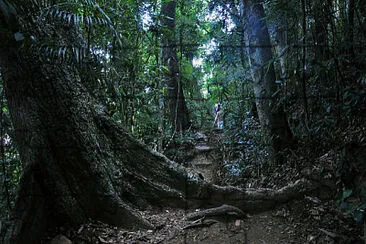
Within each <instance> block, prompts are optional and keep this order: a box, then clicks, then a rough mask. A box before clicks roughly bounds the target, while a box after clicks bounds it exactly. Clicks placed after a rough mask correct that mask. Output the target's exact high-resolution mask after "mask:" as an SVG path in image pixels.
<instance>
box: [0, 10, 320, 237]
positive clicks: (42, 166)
mask: <svg viewBox="0 0 366 244" xmlns="http://www.w3.org/2000/svg"><path fill="white" fill-rule="evenodd" d="M0 28H3V29H5V30H8V34H9V35H5V36H3V37H4V38H7V39H6V40H5V41H6V42H2V43H6V44H7V45H6V46H4V44H3V45H2V46H1V47H0V67H1V72H2V77H3V81H4V87H5V91H6V97H7V102H8V107H9V111H10V114H11V118H12V121H13V126H14V131H15V134H14V136H15V138H14V139H15V142H16V143H17V146H18V150H19V153H20V156H21V160H22V163H23V165H24V170H23V175H22V178H21V182H20V185H19V192H18V197H17V200H16V203H15V207H14V212H13V217H12V226H11V228H9V229H8V231H7V235H6V240H4V242H5V243H39V242H40V240H41V238H42V236H43V235H45V233H46V230H47V228H49V227H52V226H62V225H74V224H81V223H83V222H86V221H88V220H89V219H96V220H101V221H103V222H105V223H108V224H112V225H118V226H123V227H126V228H130V229H133V228H153V226H152V225H151V224H150V223H148V222H147V221H146V220H144V219H143V218H142V217H141V216H140V215H139V213H138V211H137V209H138V208H146V207H148V206H170V207H180V208H186V207H188V208H190V207H216V206H220V205H222V204H224V203H226V204H230V205H233V206H236V207H238V208H240V209H241V210H243V211H247V212H255V211H261V210H265V209H268V208H271V207H273V206H274V205H276V204H278V203H283V202H287V201H289V200H290V199H292V198H295V197H300V196H302V195H303V194H305V193H308V192H309V191H312V190H314V189H316V188H317V187H318V185H317V184H313V183H311V182H309V181H307V180H300V181H297V182H295V183H294V184H290V185H289V186H288V187H285V188H282V189H280V190H277V191H276V190H270V189H258V190H253V189H241V188H237V187H223V186H216V185H213V184H210V183H207V182H205V181H203V180H201V179H200V177H199V176H197V175H196V174H195V173H194V172H189V171H187V170H186V169H185V168H183V167H182V166H180V165H178V164H176V163H175V162H172V161H170V160H168V159H167V158H166V157H165V156H164V155H162V154H159V153H157V152H154V151H150V150H148V149H147V148H146V147H145V146H144V145H142V144H141V143H140V142H138V141H137V140H136V139H135V138H133V137H132V135H131V134H130V133H129V132H128V131H127V130H125V129H124V128H122V127H121V126H120V125H119V124H117V123H116V122H114V121H113V120H111V119H110V118H109V117H108V116H107V115H106V114H105V113H104V110H103V109H102V108H101V107H100V106H99V105H98V104H97V103H96V101H95V100H94V98H93V96H91V95H90V93H89V90H88V89H87V87H86V84H85V83H83V80H82V79H81V78H80V77H81V76H80V71H79V70H78V68H77V66H75V65H70V64H68V63H63V62H58V61H54V60H50V59H49V58H48V57H47V56H44V55H42V54H41V53H40V52H39V50H37V49H32V48H23V49H19V48H18V46H19V44H18V43H17V42H16V41H15V40H13V34H14V31H16V29H11V28H8V25H7V23H6V22H4V21H2V12H0ZM65 30H66V31H70V28H65ZM69 35H70V36H72V35H74V34H73V33H69Z"/></svg>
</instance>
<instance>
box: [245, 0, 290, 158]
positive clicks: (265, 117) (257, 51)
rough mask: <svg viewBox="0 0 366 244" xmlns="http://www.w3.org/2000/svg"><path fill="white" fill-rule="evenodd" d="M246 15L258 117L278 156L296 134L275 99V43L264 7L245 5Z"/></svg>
mask: <svg viewBox="0 0 366 244" xmlns="http://www.w3.org/2000/svg"><path fill="white" fill-rule="evenodd" d="M245 13H246V18H247V28H246V32H247V35H248V39H249V56H250V66H251V71H252V77H253V80H254V95H255V98H256V105H257V110H258V116H259V120H260V124H261V126H262V129H263V131H264V134H265V135H266V138H267V141H269V142H270V143H269V144H270V145H271V146H272V148H273V149H274V150H273V151H274V152H276V151H279V150H281V149H282V148H283V147H285V146H286V145H287V144H288V142H289V141H290V139H292V133H291V130H290V129H289V126H288V123H287V120H286V116H285V113H284V111H283V107H282V106H281V105H280V103H279V101H278V99H276V97H278V96H275V94H276V92H277V89H279V88H278V87H276V84H275V81H276V75H275V70H274V66H273V63H272V51H271V42H270V38H269V33H268V28H267V24H266V21H265V13H264V9H263V6H262V4H261V3H254V2H253V1H245Z"/></svg>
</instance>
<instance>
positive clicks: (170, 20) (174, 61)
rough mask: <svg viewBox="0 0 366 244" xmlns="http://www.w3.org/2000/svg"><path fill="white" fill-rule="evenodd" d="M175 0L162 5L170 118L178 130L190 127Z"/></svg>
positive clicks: (164, 58)
mask: <svg viewBox="0 0 366 244" xmlns="http://www.w3.org/2000/svg"><path fill="white" fill-rule="evenodd" d="M175 11H176V2H175V1H164V3H163V4H162V6H161V15H162V26H163V29H164V31H163V33H164V34H163V37H162V46H163V47H162V51H163V57H162V58H163V65H164V66H166V67H167V68H168V71H167V74H166V78H165V79H166V84H167V96H168V107H169V114H170V119H171V122H172V124H173V128H174V129H175V130H176V131H183V130H186V129H188V128H189V126H190V122H189V117H188V109H187V105H186V102H185V99H184V93H183V87H182V82H181V79H180V74H179V63H178V56H177V50H176V38H175Z"/></svg>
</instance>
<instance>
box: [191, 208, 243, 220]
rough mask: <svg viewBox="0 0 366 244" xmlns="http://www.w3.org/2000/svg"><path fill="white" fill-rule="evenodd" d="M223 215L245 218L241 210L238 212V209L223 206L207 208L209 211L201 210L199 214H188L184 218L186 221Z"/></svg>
mask: <svg viewBox="0 0 366 244" xmlns="http://www.w3.org/2000/svg"><path fill="white" fill-rule="evenodd" d="M223 215H226V216H227V215H229V216H235V217H237V218H243V217H245V213H244V212H243V211H242V210H240V209H239V208H237V207H234V206H231V205H226V204H224V205H222V206H220V207H216V208H209V209H205V210H201V211H199V212H194V213H191V214H188V215H187V216H186V220H197V219H200V218H206V217H213V216H223Z"/></svg>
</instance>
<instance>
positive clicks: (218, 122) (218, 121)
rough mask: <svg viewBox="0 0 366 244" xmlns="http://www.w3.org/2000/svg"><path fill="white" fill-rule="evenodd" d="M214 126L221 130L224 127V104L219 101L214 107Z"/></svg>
mask: <svg viewBox="0 0 366 244" xmlns="http://www.w3.org/2000/svg"><path fill="white" fill-rule="evenodd" d="M214 115H215V120H214V127H216V126H217V129H219V130H221V129H222V128H223V127H224V121H223V120H222V106H221V103H217V104H216V105H215V107H214Z"/></svg>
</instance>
